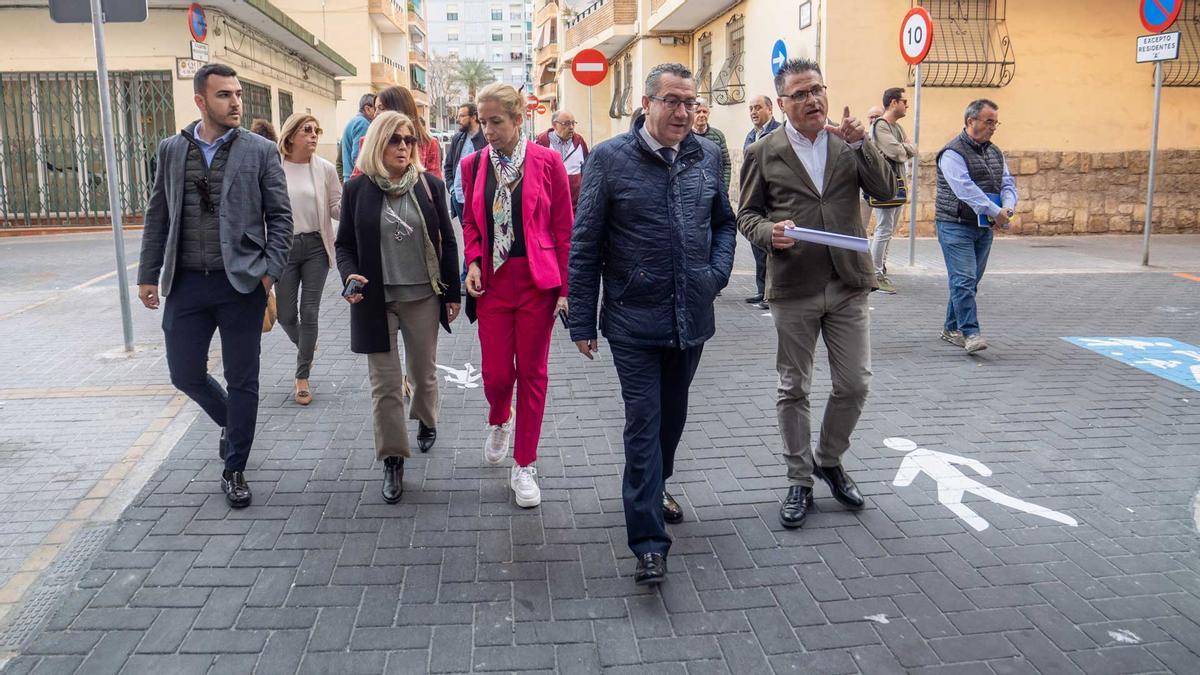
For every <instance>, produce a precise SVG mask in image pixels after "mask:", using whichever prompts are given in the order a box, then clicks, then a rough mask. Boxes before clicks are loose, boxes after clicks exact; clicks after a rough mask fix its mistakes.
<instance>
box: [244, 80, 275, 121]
mask: <svg viewBox="0 0 1200 675" xmlns="http://www.w3.org/2000/svg"><path fill="white" fill-rule="evenodd" d="M238 81H239V82H241V83H242V127H243V128H246V129H249V128H250V125H251V124H253V123H254V120H256V119H264V120H267V121H270V119H271V88H270V87H264V86H263V85H261V84H258V83H256V82H251V81H249V80H245V79H242V78H240V77H239V78H238Z"/></svg>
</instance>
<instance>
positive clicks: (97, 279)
mask: <svg viewBox="0 0 1200 675" xmlns="http://www.w3.org/2000/svg"><path fill="white" fill-rule="evenodd" d="M137 266H138V264H137V263H133V264H132V265H126V266H125V269H126V270H132V269H133V268H135V267H137ZM115 276H117V271H116V270H113V271H111V272H108V273H106V274H101V275H100V276H98V277H93V278H91V279H88V280H87V281H85V282H83V283H82V284H79V285H78V286H72V287H70V288H68V289H67V290H65V291H63V292H61V293H57V294H55V295H51V296H50V297H48V298H46V299H45V300H39V301H38V302H35V303H33V304H32V305H25V306H24V307H18V308H16V309H14V310H13V311H11V312H9V313H8V314H0V321H3V320H4V319H11V318H12V317H14V316H16V315H18V314H23V313H25V312H28V311H29V310H31V309H37V308H38V307H41V306H42V305H48V304H50V303H52V302H54V301H55V300H61V299H62V298H64V297H66V296H68V295H70V294H71V293H73V292H74V291H81V290H83V289H85V288H87V287H89V286H95V285H96V284H98V283H100V282H101V281H104V280H106V279H111V278H113V277H115Z"/></svg>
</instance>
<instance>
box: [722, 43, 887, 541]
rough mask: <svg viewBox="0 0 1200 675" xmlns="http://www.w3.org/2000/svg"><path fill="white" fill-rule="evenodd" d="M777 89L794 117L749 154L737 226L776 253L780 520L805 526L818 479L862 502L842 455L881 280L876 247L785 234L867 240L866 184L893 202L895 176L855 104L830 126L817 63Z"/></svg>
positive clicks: (867, 371) (849, 502) (772, 289)
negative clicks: (819, 382)
mask: <svg viewBox="0 0 1200 675" xmlns="http://www.w3.org/2000/svg"><path fill="white" fill-rule="evenodd" d="M775 90H776V92H777V93H778V94H779V107H780V108H783V111H784V113H785V115H786V117H787V123H786V124H785V125H784V127H783V128H782V129H780V130H778V131H776V132H775V133H773V134H771V135H769V136H767V137H766V138H764V139H763V140H761V141H759V142H757V143H755V144H753V145H751V146H750V147H749V148H747V149H746V156H745V160H744V163H743V164H742V194H741V204H740V205H739V210H738V229H740V230H741V232H742V234H744V235H745V236H746V238H747V239H749V240H750V241H752V242H754V243H755V244H757V245H759V246H761V247H763V248H764V249H768V250H769V251H770V254H769V255H768V256H767V286H766V295H767V302H768V303H769V304H770V306H771V314H772V316H773V317H774V319H775V332H776V335H777V337H778V340H779V346H778V349H777V352H776V357H775V367H776V370H777V371H778V372H779V394H778V398H777V399H776V402H775V412H776V415H777V417H778V419H779V433H780V435H781V436H782V437H783V450H784V454H785V455H786V459H787V476H788V483H789V489H788V493H787V498H786V499H785V500H784V502H783V506H782V507H781V508H780V510H779V520H780V522H782V524H783V526H784V527H800V526H801V525H803V524H804V519H805V516H806V515H807V513H808V508H809V507H810V506H811V505H812V495H813V477H814V476H816V477H818V478H820V479H822V480H823V481H825V482H826V483H828V484H829V488H830V490H831V491H832V492H833V496H834V498H835V499H837V500H838V501H839V502H841V503H842V504H844V505H846V506H848V507H850V508H861V507H862V506H863V504H864V501H863V498H862V494H860V493H859V491H858V487H857V486H856V485H855V484H854V481H853V480H851V479H850V477H849V476H848V475H846V472H845V471H844V470H843V469H842V455H843V454H845V452H846V450H847V449H849V447H850V434H851V433H853V432H854V427H855V425H856V424H858V417H859V415H860V414H861V413H862V408H863V404H864V403H865V402H866V398H867V386H868V384H869V382H870V379H871V339H870V318H869V315H868V314H867V294H868V293H870V292H871V290H872V289H873V288H874V287H875V269H874V267H873V265H872V264H871V256H870V255H868V254H867V253H866V251H862V252H859V251H851V250H847V249H839V248H830V247H828V246H823V245H821V244H813V243H798V242H797V241H796V240H794V239H792V238H790V237H788V236H787V235H786V234H785V232H784V230H785V228H786V227H789V226H799V227H806V228H810V229H815V230H825V231H827V232H837V233H839V234H848V235H853V236H856V237H865V236H866V233H865V232H864V231H863V225H862V220H861V217H860V215H859V208H858V202H859V191H860V190H863V191H866V193H867V194H869V195H871V196H873V197H875V198H877V199H890V198H891V197H892V196H893V195H894V194H895V190H896V178H895V176H894V175H893V174H892V170H891V167H890V166H888V163H887V162H886V161H884V158H883V155H882V154H880V152H879V149H878V148H876V147H875V144H874V142H872V141H871V139H869V138H866V137H865V133H864V131H863V125H862V123H861V122H859V121H858V120H856V119H854V118H853V117H851V116H850V109H849V108H846V109H845V111H844V113H843V114H842V120H841V124H840V125H839V126H832V125H828V123H827V119H828V117H827V115H828V112H829V100H828V98H827V97H826V91H825V81H824V78H823V77H822V75H821V69H820V67H819V66H818V65H817V64H816V63H814V62H812V61H806V60H803V59H793V60H791V61H788V62H787V63H785V64H784V65H783V67H782V68H781V69H780V70H779V73H778V75H776V76H775ZM822 333H823V334H824V337H825V346H826V348H827V349H828V351H829V369H830V371H831V374H832V377H833V392H832V393H831V394H830V397H829V402H828V403H827V404H826V406H825V419H824V421H823V422H822V424H821V440H820V442H819V444H818V445H817V449H816V452H812V450H811V439H812V433H811V421H810V420H809V402H808V394H809V391H810V389H811V384H812V370H813V352H814V351H815V350H816V345H817V336H818V335H819V334H822Z"/></svg>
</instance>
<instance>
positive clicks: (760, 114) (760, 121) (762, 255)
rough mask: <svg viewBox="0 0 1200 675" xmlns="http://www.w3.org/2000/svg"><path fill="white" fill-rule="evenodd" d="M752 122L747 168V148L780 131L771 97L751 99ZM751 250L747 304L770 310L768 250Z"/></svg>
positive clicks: (743, 158)
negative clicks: (750, 286)
mask: <svg viewBox="0 0 1200 675" xmlns="http://www.w3.org/2000/svg"><path fill="white" fill-rule="evenodd" d="M750 121H751V122H752V123H753V124H754V128H753V129H751V130H750V133H748V134H746V141H745V142H744V143H742V166H745V161H746V160H745V152H746V148H749V147H750V146H751V145H753V144H754V143H755V141H758V140H759V139H762V138H765V137H766V136H767V135H768V134H770V133H771V132H772V131H775V130H776V129H778V128H779V127H780V126H781V125H780V124H779V122H778V120H776V119H775V108H774V107H772V105H771V98H770V97H769V96H753V97H751V98H750ZM750 250H751V251H752V252H753V253H754V289H755V293H754V295H752V296H750V297H748V298H746V302H747V303H749V304H751V305H754V306H755V307H757V308H758V309H770V306H769V305H767V302H766V299H765V298H764V297H763V296H764V293H765V290H766V285H767V249H765V248H763V247H761V246H759V245H758V244H755V243H754V242H750Z"/></svg>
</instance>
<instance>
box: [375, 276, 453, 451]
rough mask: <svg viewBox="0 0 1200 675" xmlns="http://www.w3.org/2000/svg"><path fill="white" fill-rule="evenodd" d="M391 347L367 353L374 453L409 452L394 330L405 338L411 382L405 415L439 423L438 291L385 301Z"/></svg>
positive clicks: (397, 346) (428, 423)
mask: <svg viewBox="0 0 1200 675" xmlns="http://www.w3.org/2000/svg"><path fill="white" fill-rule="evenodd" d="M386 311H387V319H388V334H389V335H390V337H391V341H392V349H391V351H388V352H378V353H375V354H367V371H368V372H369V373H370V376H371V414H372V416H373V417H374V421H375V458H376V459H383V458H384V457H410V456H411V455H412V450H411V448H410V447H409V442H408V425H407V424H406V423H405V419H404V418H405V415H404V366H401V365H400V349H399V344H398V342H399V340H398V336H397V333H399V334H400V335H402V336H403V337H404V362H405V365H406V366H407V367H408V373H409V378H408V380H409V382H410V383H411V384H412V388H413V392H412V405H411V407H410V410H409V413H408V418H409V419H414V420H420V421H421V422H424V423H425V426H427V427H436V426H437V411H438V380H437V338H438V326H439V324H438V321H439V320H440V319H441V312H442V304H441V300H439V299H438V297H437V296H436V295H431V296H429V297H428V298H426V299H424V300H417V301H415V302H389V303H387V305H386Z"/></svg>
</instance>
